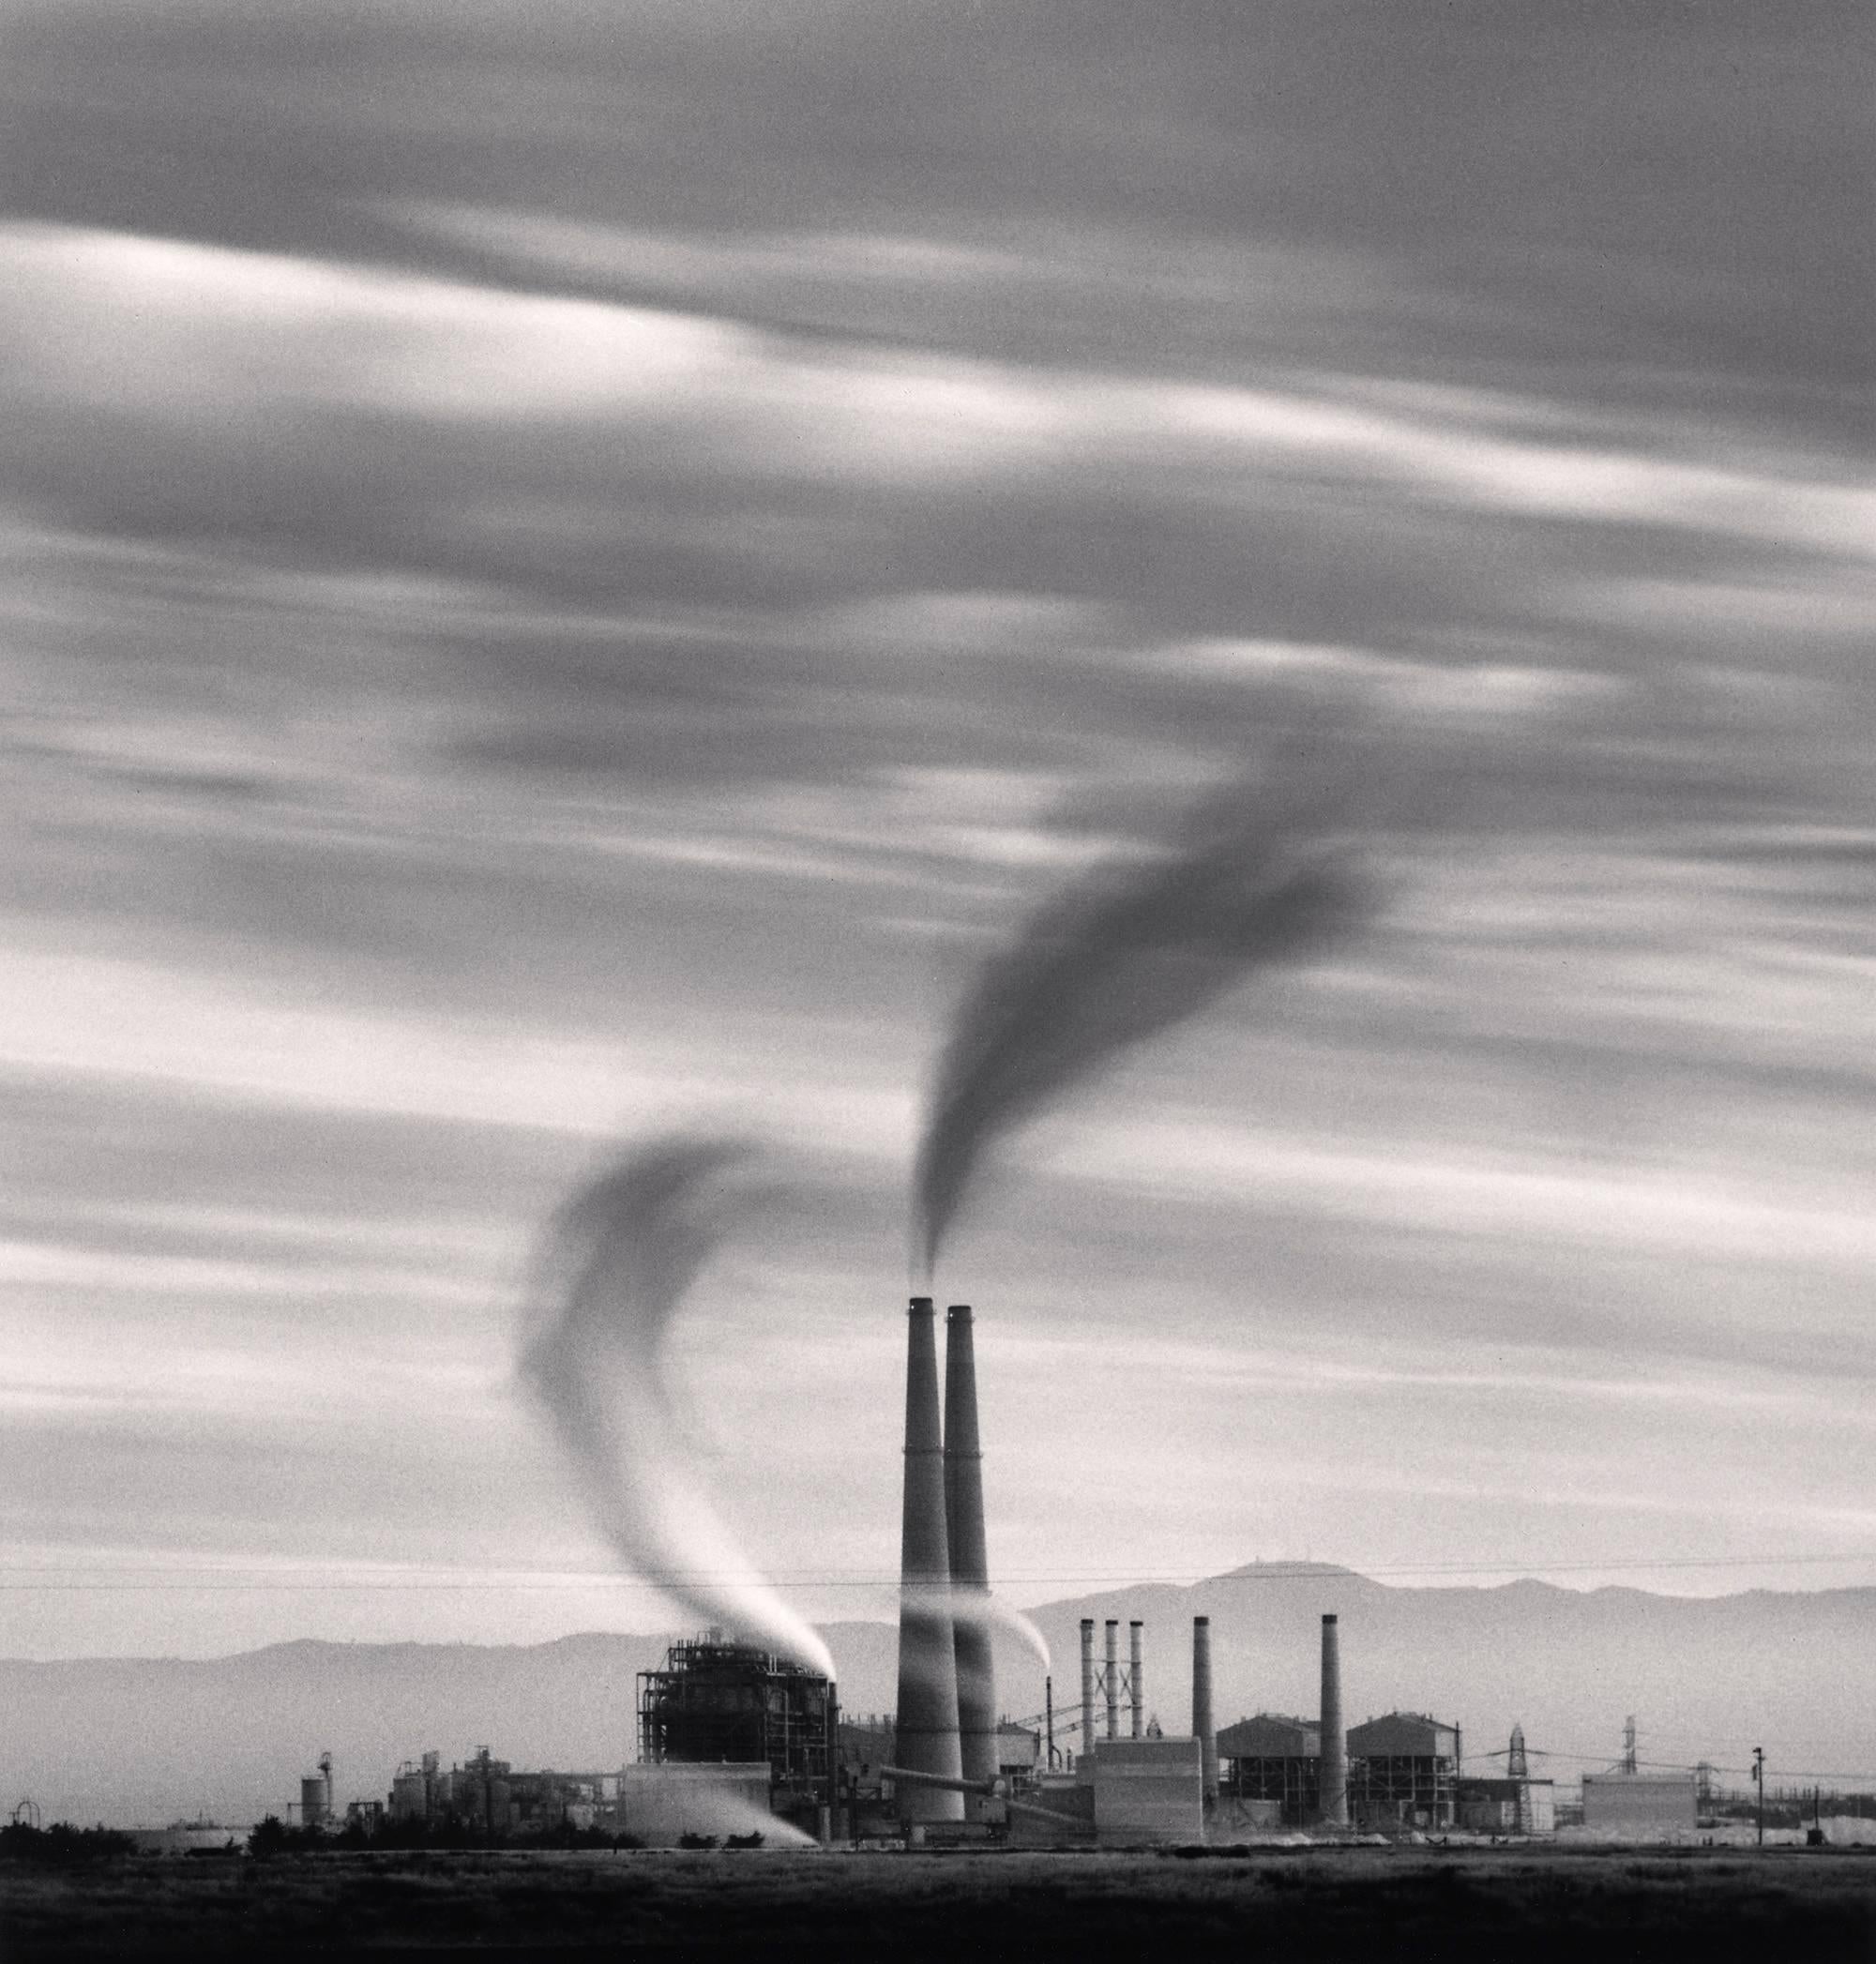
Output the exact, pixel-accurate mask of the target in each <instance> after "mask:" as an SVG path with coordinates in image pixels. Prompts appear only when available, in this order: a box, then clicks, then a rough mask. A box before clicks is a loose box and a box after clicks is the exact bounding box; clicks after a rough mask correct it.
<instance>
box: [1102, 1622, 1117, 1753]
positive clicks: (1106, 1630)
mask: <svg viewBox="0 0 1876 1964" xmlns="http://www.w3.org/2000/svg"><path fill="white" fill-rule="evenodd" d="M1101 1633H1102V1636H1103V1637H1104V1639H1106V1643H1107V1664H1108V1686H1107V1689H1108V1737H1109V1738H1110V1739H1118V1738H1119V1737H1120V1618H1119V1617H1117V1616H1110V1617H1109V1618H1108V1620H1107V1622H1106V1623H1105V1624H1102V1625H1101Z"/></svg>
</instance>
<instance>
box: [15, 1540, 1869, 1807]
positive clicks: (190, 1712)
mask: <svg viewBox="0 0 1876 1964" xmlns="http://www.w3.org/2000/svg"><path fill="white" fill-rule="evenodd" d="M1325 1611H1333V1612H1334V1613H1335V1614H1336V1615H1338V1616H1339V1618H1340V1620H1341V1633H1342V1675H1343V1704H1344V1709H1345V1711H1346V1713H1347V1715H1348V1718H1349V1722H1350V1723H1351V1724H1354V1723H1358V1722H1359V1721H1360V1720H1361V1719H1363V1718H1366V1717H1368V1716H1369V1715H1375V1714H1379V1713H1382V1712H1386V1711H1392V1710H1396V1709H1404V1710H1411V1711H1419V1712H1430V1713H1431V1714H1432V1715H1434V1716H1436V1717H1439V1718H1441V1719H1444V1720H1445V1721H1447V1722H1449V1723H1456V1724H1458V1725H1459V1726H1460V1727H1461V1728H1462V1730H1463V1734H1464V1752H1465V1758H1466V1761H1467V1764H1468V1766H1469V1767H1476V1768H1478V1769H1479V1770H1481V1771H1483V1770H1485V1768H1486V1766H1487V1763H1488V1761H1487V1756H1488V1755H1489V1754H1490V1753H1493V1752H1497V1751H1500V1750H1502V1748H1503V1747H1504V1745H1505V1740H1506V1738H1507V1737H1508V1735H1509V1733H1510V1730H1511V1726H1512V1723H1513V1721H1514V1720H1517V1721H1520V1722H1521V1723H1522V1725H1523V1728H1524V1731H1525V1736H1526V1738H1527V1739H1528V1740H1529V1742H1530V1744H1531V1745H1532V1746H1533V1747H1534V1748H1536V1749H1538V1750H1543V1749H1549V1750H1550V1751H1551V1753H1552V1754H1553V1755H1555V1756H1556V1757H1554V1758H1552V1759H1551V1760H1547V1761H1542V1762H1540V1764H1541V1765H1542V1767H1543V1769H1544V1770H1547V1771H1550V1772H1551V1773H1553V1774H1554V1775H1556V1776H1557V1777H1558V1778H1559V1779H1562V1780H1569V1779H1573V1778H1574V1777H1575V1775H1577V1774H1579V1773H1580V1772H1581V1771H1583V1770H1584V1768H1585V1767H1588V1768H1589V1769H1590V1770H1592V1771H1593V1770H1595V1769H1596V1767H1598V1766H1600V1765H1605V1764H1607V1763H1609V1762H1610V1761H1611V1760H1614V1758H1615V1757H1616V1755H1617V1753H1618V1752H1619V1750H1620V1745H1621V1734H1622V1725H1623V1721H1624V1718H1625V1717H1626V1715H1629V1714H1631V1713H1632V1714H1633V1715H1635V1718H1636V1721H1637V1725H1638V1728H1639V1733H1640V1756H1641V1760H1643V1761H1650V1760H1658V1761H1662V1762H1666V1763H1672V1764H1678V1765H1683V1766H1687V1765H1691V1764H1692V1763H1693V1762H1694V1761H1696V1760H1702V1759H1705V1760H1712V1761H1714V1762H1716V1763H1717V1765H1719V1766H1721V1767H1723V1768H1725V1767H1741V1766H1744V1765H1745V1764H1746V1763H1747V1761H1748V1760H1749V1759H1750V1754H1751V1748H1752V1746H1754V1745H1763V1746H1764V1748H1765V1752H1766V1762H1767V1782H1768V1785H1778V1784H1783V1783H1784V1782H1785V1781H1786V1780H1795V1779H1796V1778H1797V1777H1798V1776H1799V1775H1813V1774H1823V1775H1852V1776H1856V1775H1860V1777H1847V1778H1843V1779H1842V1780H1841V1781H1840V1782H1839V1783H1840V1784H1842V1785H1846V1786H1860V1787H1863V1788H1865V1789H1870V1790H1876V1589H1841V1590H1826V1591H1819V1592H1817V1593H1801V1594H1776V1593H1773V1592H1770V1591H1765V1590H1754V1591H1751V1592H1749V1593H1747V1594H1741V1595H1731V1596H1720V1597H1714V1598H1690V1597H1682V1596H1663V1595H1651V1594H1645V1593H1643V1592H1642V1591H1640V1590H1633V1589H1598V1590H1595V1591H1591V1592H1587V1593H1584V1592H1578V1591H1572V1590H1566V1589H1558V1588H1554V1587H1552V1586H1551V1585H1550V1584H1548V1583H1543V1582H1531V1581H1526V1582H1513V1583H1510V1584H1507V1585H1505V1586H1504V1587H1501V1588H1494V1589H1408V1588H1393V1587H1389V1586H1387V1585H1384V1584H1383V1583H1379V1582H1375V1581H1371V1580H1369V1579H1367V1578H1366V1577H1363V1576H1359V1575H1355V1574H1354V1573H1352V1572H1351V1571H1350V1570H1347V1569H1342V1568H1336V1567H1331V1566H1327V1565H1324V1564H1293V1563H1285V1564H1270V1565H1265V1564H1252V1565H1251V1566H1249V1567H1248V1568H1241V1569H1235V1570H1233V1571H1232V1572H1231V1573H1230V1574H1229V1575H1223V1576H1217V1577H1213V1578H1211V1579H1208V1580H1206V1581H1203V1582H1200V1583H1198V1584H1197V1585H1195V1586H1193V1587H1190V1588H1182V1587H1174V1586H1170V1585H1154V1586H1150V1587H1141V1588H1134V1589H1124V1590H1118V1591H1114V1592H1111V1593H1109V1594H1101V1595H1090V1596H1086V1597H1082V1598H1080V1599H1078V1600H1075V1601H1069V1602H1060V1603H1051V1604H1049V1605H1047V1606H1046V1607H1045V1608H1043V1609H1038V1610H1036V1611H1035V1612H1033V1613H1034V1616H1035V1620H1036V1623H1037V1624H1039V1626H1040V1627H1041V1629H1042V1630H1043V1632H1044V1634H1045V1635H1046V1636H1047V1637H1048V1639H1049V1641H1050V1643H1051V1646H1052V1648H1053V1651H1054V1658H1055V1662H1054V1676H1055V1706H1056V1712H1057V1715H1058V1719H1059V1720H1060V1721H1061V1723H1060V1727H1059V1729H1058V1736H1059V1738H1060V1741H1061V1743H1063V1744H1066V1745H1071V1746H1072V1745H1076V1744H1078V1740H1077V1739H1076V1737H1075V1736H1074V1735H1073V1734H1072V1733H1071V1732H1070V1731H1069V1730H1067V1728H1068V1726H1069V1724H1070V1723H1071V1722H1072V1721H1073V1720H1074V1718H1075V1717H1076V1716H1077V1709H1078V1706H1079V1700H1080V1668H1079V1664H1078V1654H1079V1635H1078V1625H1079V1623H1080V1619H1081V1618H1082V1617H1083V1616H1092V1617H1094V1618H1096V1619H1097V1622H1098V1621H1100V1620H1104V1619H1105V1618H1107V1617H1110V1616H1112V1617H1115V1618H1117V1619H1119V1620H1120V1622H1121V1624H1122V1625H1123V1627H1122V1631H1121V1649H1122V1654H1123V1655H1125V1654H1126V1646H1127V1632H1126V1628H1125V1625H1126V1624H1127V1621H1128V1620H1129V1619H1131V1618H1134V1617H1138V1618H1140V1619H1141V1620H1142V1623H1143V1624H1145V1639H1146V1652H1145V1669H1144V1672H1143V1676H1144V1680H1145V1684H1146V1690H1147V1695H1146V1704H1147V1706H1148V1708H1149V1710H1150V1711H1151V1712H1153V1713H1155V1714H1157V1716H1158V1718H1159V1721H1160V1723H1161V1725H1162V1726H1163V1727H1164V1728H1165V1730H1168V1731H1183V1730H1186V1729H1187V1728H1188V1725H1189V1723H1190V1691H1191V1620H1192V1618H1193V1617H1194V1616H1195V1615H1208V1616H1210V1618H1211V1619H1212V1633H1213V1652H1214V1660H1215V1674H1216V1680H1217V1693H1218V1696H1217V1708H1218V1722H1219V1724H1221V1725H1222V1724H1226V1723H1229V1721H1231V1720H1232V1719H1233V1718H1236V1717H1238V1716H1240V1715H1244V1714H1248V1713H1251V1712H1255V1711H1260V1710H1263V1711H1278V1712H1286V1713H1295V1714H1312V1713H1313V1712H1314V1711H1315V1709H1316V1693H1317V1685H1316V1672H1317V1655H1318V1640H1319V1630H1320V1619H1321V1617H1322V1615H1323V1614H1324V1612H1325ZM825 1636H826V1639H827V1641H828V1643H829V1645H830V1647H831V1648H832V1650H833V1652H834V1655H835V1658H836V1660H837V1661H838V1663H839V1666H840V1695H841V1702H842V1704H843V1706H844V1707H845V1709H846V1710H847V1711H849V1712H850V1713H866V1712H873V1711H885V1710H888V1709H890V1707H891V1705H892V1702H893V1695H894V1670H895V1656H896V1650H897V1636H896V1633H895V1631H894V1630H893V1629H892V1628H890V1627H889V1626H887V1625H885V1624H832V1625H829V1626H827V1627H826V1629H825ZM669 1640H670V1639H669V1638H668V1637H666V1636H624V1635H598V1634H596V1635H590V1636H579V1637H567V1638H563V1639H560V1640H559V1641H557V1642H553V1643H544V1644H537V1645H531V1646H526V1647H502V1648H497V1647H486V1646H481V1645H475V1644H416V1643H397V1644H365V1643H324V1642H312V1641H305V1642H297V1643H285V1644H276V1645H272V1646H270V1647H269V1648H267V1649H265V1650H259V1651H250V1652H247V1653H245V1654H241V1655H238V1656H233V1657H222V1658H217V1659H214V1660H212V1661H206V1662H185V1661H179V1660H176V1659H173V1658H126V1659H108V1660H106V1659H84V1660H77V1661H72V1662H64V1663H22V1662H5V1661H0V1803H4V1805H6V1806H7V1807H10V1806H11V1805H13V1803H14V1801H15V1800H17V1799H19V1798H21V1797H23V1796H30V1797H31V1798H32V1799H33V1800H35V1801H37V1802H38V1805H39V1806H40V1807H41V1808H42V1809H43V1811H44V1814H45V1818H46V1819H47V1820H53V1819H69V1820H82V1821H93V1820H105V1821H108V1822H113V1823H119V1824H130V1823H133V1822H146V1823H160V1822H166V1821H169V1820H174V1819H177V1818H179V1817H182V1816H193V1815H196V1814H206V1815H208V1816H210V1817H211V1818H214V1819H217V1820H223V1821H229V1822H234V1823H237V1824H238V1823H246V1822H250V1821H252V1820H256V1819H258V1818H259V1817H260V1816H261V1815H262V1814H263V1813H265V1812H269V1811H272V1812H277V1813H282V1814H283V1813H284V1812H285V1809H286V1805H287V1803H288V1802H289V1801H292V1800H296V1799H297V1797H298V1792H299V1786H298V1782H299V1776H300V1775H301V1774H303V1773H310V1772H311V1770H312V1768H313V1763H314V1761H315V1760H317V1758H318V1756H319V1754H320V1753H321V1751H323V1750H329V1751H330V1752H331V1753H332V1755H333V1757H334V1760H335V1761H336V1762H337V1772H336V1775H335V1786H336V1790H337V1792H338V1796H339V1798H340V1801H341V1802H342V1801H344V1800H346V1799H350V1798H352V1797H354V1796H358V1797H376V1798H380V1799H382V1798H383V1797H384V1795H385V1793H386V1791H387V1790H388V1788H389V1785H390V1779H391V1775H392V1773H393V1772H394V1770H395V1769H396V1767H397V1765H398V1763H399V1762H400V1761H401V1760H406V1759H414V1758H416V1756H417V1755H418V1754H420V1753H421V1752H422V1751H423V1750H424V1749H425V1748H426V1747H435V1748H437V1749H439V1750H440V1751H441V1752H442V1754H443V1756H444V1763H445V1764H446V1765H447V1764H448V1763H450V1761H452V1760H461V1759H463V1758H465V1757H466V1756H467V1755H468V1754H469V1753H471V1752H472V1751H474V1750H475V1748H476V1747H477V1746H478V1745H488V1746H489V1747H490V1748H491V1749H492V1751H493V1752H494V1754H495V1755H496V1757H497V1758H500V1759H506V1760H511V1761H513V1762H514V1764H516V1765H517V1766H536V1767H540V1766H552V1767H558V1768H561V1769H564V1770H606V1769H611V1768H613V1767H616V1766H618V1765H619V1764H620V1763H621V1762H622V1761H624V1760H628V1759H629V1758H631V1757H632V1754H633V1750H634V1730H635V1718H634V1714H635V1700H636V1682H635V1680H636V1676H637V1673H638V1672H639V1671H641V1670H643V1669H647V1668H649V1667H652V1666H654V1665H656V1664H658V1663H659V1662H660V1661H661V1660H662V1658H663V1654H664V1648H665V1645H666V1643H667V1642H668V1641H669ZM1098 1640H1099V1633H1098V1632H1097V1646H1098ZM997 1661H998V1686H999V1691H1000V1694H1001V1696H1002V1700H1003V1703H1004V1706H1005V1709H1006V1711H1008V1712H1010V1713H1011V1714H1012V1715H1020V1716H1024V1717H1027V1716H1030V1715H1033V1714H1037V1713H1039V1712H1040V1711H1041V1709H1042V1704H1043V1695H1042V1672H1041V1669H1040V1667H1039V1666H1038V1665H1037V1663H1036V1660H1035V1658H1034V1657H1033V1656H1032V1655H1030V1654H1029V1653H1028V1652H1027V1651H1026V1650H1025V1649H1024V1648H1023V1647H1022V1646H1021V1644H1019V1643H1018V1642H1016V1641H1015V1640H1014V1639H1006V1638H1004V1637H1001V1636H1000V1637H999V1639H998V1642H997ZM1534 1770H1536V1768H1534ZM1735 1784H1743V1782H1735ZM1825 1784H1826V1785H1828V1784H1830V1783H1829V1781H1828V1780H1826V1783H1825Z"/></svg>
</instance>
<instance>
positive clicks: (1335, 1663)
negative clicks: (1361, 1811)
mask: <svg viewBox="0 0 1876 1964" xmlns="http://www.w3.org/2000/svg"><path fill="white" fill-rule="evenodd" d="M1322 1697H1323V1702H1322V1707H1321V1710H1322V1719H1321V1722H1320V1725H1319V1727H1318V1730H1319V1731H1320V1733H1321V1743H1322V1758H1321V1762H1320V1765H1319V1767H1318V1772H1317V1785H1318V1789H1319V1795H1318V1798H1319V1803H1320V1811H1321V1814H1322V1819H1323V1825H1324V1827H1330V1828H1345V1827H1347V1826H1348V1820H1349V1785H1348V1754H1349V1748H1348V1739H1347V1737H1346V1735H1345V1734H1344V1733H1343V1731H1342V1652H1341V1629H1340V1625H1339V1624H1338V1623H1337V1621H1336V1619H1335V1618H1334V1617H1333V1616H1324V1618H1323V1694H1322Z"/></svg>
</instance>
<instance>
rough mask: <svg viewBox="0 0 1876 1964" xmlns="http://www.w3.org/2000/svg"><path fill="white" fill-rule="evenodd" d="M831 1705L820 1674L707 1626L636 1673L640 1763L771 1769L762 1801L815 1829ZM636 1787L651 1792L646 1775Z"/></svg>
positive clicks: (826, 1772) (823, 1797) (833, 1718)
mask: <svg viewBox="0 0 1876 1964" xmlns="http://www.w3.org/2000/svg"><path fill="white" fill-rule="evenodd" d="M836 1726H837V1710H836V1705H835V1699H834V1687H833V1685H831V1684H830V1683H829V1681H828V1680H827V1679H826V1678H825V1677H824V1676H822V1674H821V1673H820V1672H819V1671H813V1670H809V1669H807V1668H806V1667H805V1666H803V1665H799V1664H796V1663H794V1662H793V1661H792V1660H790V1659H789V1658H786V1657H780V1656H777V1655H775V1654H773V1653H772V1652H769V1651H764V1650H760V1649H757V1648H756V1647H754V1646H753V1645H750V1644H746V1643H738V1642H736V1641H735V1640H734V1639H733V1638H729V1637H726V1636H725V1635H724V1633H723V1632H722V1631H721V1630H720V1629H715V1628H712V1629H707V1630H704V1631H703V1633H702V1634H701V1635H699V1636H697V1637H694V1638H691V1639H688V1640H686V1641H684V1642H679V1643H673V1645H672V1646H671V1648H670V1649H669V1650H668V1651H667V1652H666V1653H665V1660H664V1665H663V1667H662V1669H657V1670H642V1671H641V1672H640V1673H639V1700H638V1732H639V1739H638V1745H639V1766H640V1768H650V1767H659V1766H668V1765H688V1766H697V1765H706V1766H709V1765H734V1766H738V1767H749V1766H765V1767H767V1768H768V1780H769V1785H768V1792H767V1795H766V1797H765V1802H764V1805H767V1806H768V1807H769V1808H770V1809H771V1810H772V1811H773V1812H774V1813H776V1814H778V1815H780V1816H782V1817H783V1818H785V1819H788V1820H793V1821H794V1822H795V1823H796V1824H797V1825H798V1826H800V1827H802V1828H803V1829H804V1830H805V1831H807V1832H809V1833H812V1832H814V1831H815V1829H816V1828H817V1826H818V1823H819V1810H820V1809H821V1808H823V1807H828V1806H831V1805H833V1799H834V1794H833V1782H832V1773H833V1768H834V1765H835V1760H836V1758H837V1752H836ZM639 1786H640V1788H641V1789H643V1790H644V1791H645V1792H646V1793H648V1792H649V1791H650V1786H649V1784H648V1783H647V1779H646V1777H645V1775H643V1774H641V1775H640V1776H639Z"/></svg>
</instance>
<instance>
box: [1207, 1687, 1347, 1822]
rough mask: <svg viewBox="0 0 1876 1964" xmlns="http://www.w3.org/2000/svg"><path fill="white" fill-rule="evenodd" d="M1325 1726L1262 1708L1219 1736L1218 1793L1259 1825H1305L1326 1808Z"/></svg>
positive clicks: (1226, 1728)
mask: <svg viewBox="0 0 1876 1964" xmlns="http://www.w3.org/2000/svg"><path fill="white" fill-rule="evenodd" d="M1321 1757H1322V1729H1321V1727H1320V1726H1319V1725H1318V1724H1317V1722H1316V1721H1315V1720H1314V1719H1313V1718H1285V1717H1282V1716H1280V1715H1278V1714H1277V1713H1274V1712H1260V1713H1258V1715H1256V1716H1255V1717H1254V1718H1240V1719H1239V1720H1238V1722H1237V1723H1236V1724H1235V1725H1231V1726H1226V1727H1225V1728H1224V1730H1222V1731H1220V1732H1219V1734H1218V1761H1219V1770H1218V1792H1219V1795H1220V1796H1221V1797H1226V1798H1229V1799H1231V1800H1232V1801H1233V1802H1235V1803H1237V1804H1238V1805H1237V1811H1238V1812H1239V1813H1240V1814H1241V1815H1242V1818H1243V1819H1245V1820H1247V1821H1248V1822H1249V1823H1251V1824H1252V1825H1255V1826H1259V1827H1278V1826H1282V1827H1293V1828H1295V1827H1302V1826H1303V1825H1305V1824H1306V1823H1307V1822H1309V1821H1312V1820H1316V1818H1317V1817H1318V1815H1319V1814H1320V1813H1321V1811H1322V1790H1321V1786H1320V1784H1319V1774H1320V1766H1321Z"/></svg>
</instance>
